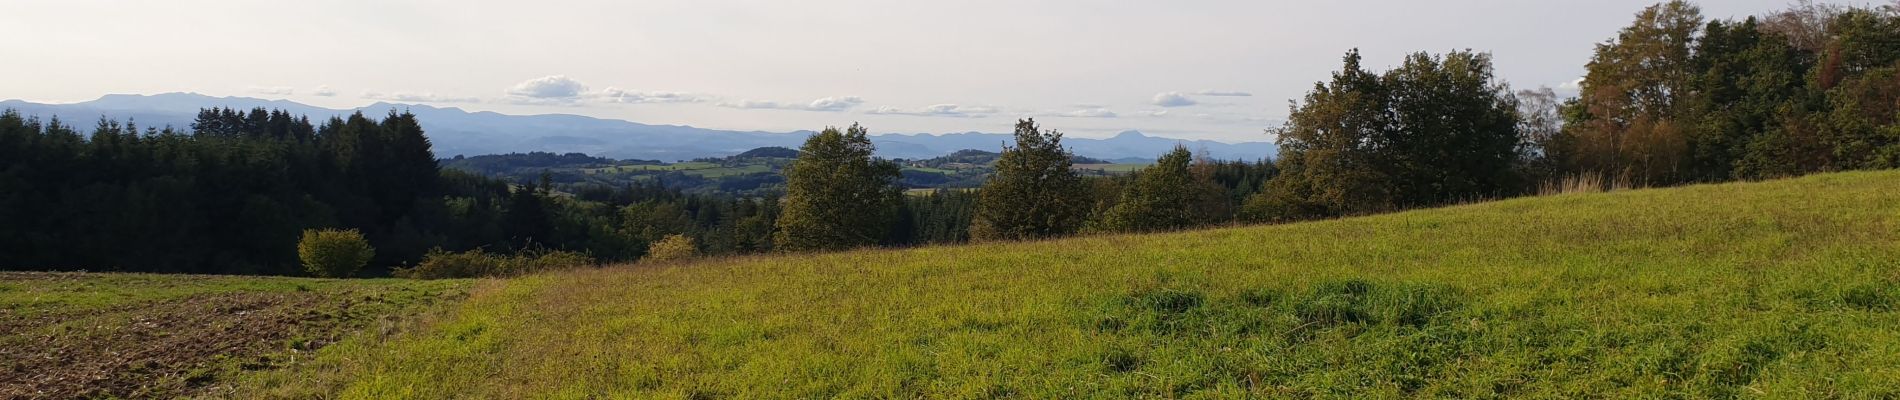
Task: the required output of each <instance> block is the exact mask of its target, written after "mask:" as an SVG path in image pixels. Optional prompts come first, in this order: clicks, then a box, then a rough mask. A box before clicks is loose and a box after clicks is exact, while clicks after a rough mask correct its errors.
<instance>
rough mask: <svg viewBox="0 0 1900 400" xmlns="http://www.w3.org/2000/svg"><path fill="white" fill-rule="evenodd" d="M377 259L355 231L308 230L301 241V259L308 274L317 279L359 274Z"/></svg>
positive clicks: (299, 241)
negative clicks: (371, 261) (372, 258)
mask: <svg viewBox="0 0 1900 400" xmlns="http://www.w3.org/2000/svg"><path fill="white" fill-rule="evenodd" d="M375 256H376V250H375V249H372V248H370V247H369V242H368V241H365V240H363V234H361V233H357V232H356V230H355V229H350V230H339V229H321V230H318V229H309V230H304V231H303V239H301V240H298V241H297V258H298V259H299V260H302V261H303V269H304V271H305V272H309V273H310V275H312V276H317V277H325V278H347V277H349V276H351V275H356V271H359V270H362V269H363V265H365V264H369V259H370V258H371V257H375Z"/></svg>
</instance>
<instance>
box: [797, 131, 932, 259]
mask: <svg viewBox="0 0 1900 400" xmlns="http://www.w3.org/2000/svg"><path fill="white" fill-rule="evenodd" d="M875 149H876V147H875V146H874V145H872V144H871V139H870V137H869V136H868V135H867V134H866V131H865V129H864V127H862V126H859V125H857V124H852V125H851V127H850V128H848V129H846V130H843V131H840V130H838V128H825V130H824V131H823V132H819V133H817V134H814V135H812V136H811V137H810V138H808V139H806V140H805V145H804V146H803V147H800V148H799V157H798V159H797V160H795V161H793V162H792V164H791V165H790V166H787V167H786V169H785V200H784V203H785V205H784V208H783V210H782V211H781V213H782V214H781V215H780V217H779V219H778V231H777V232H776V233H774V236H773V243H774V244H775V247H776V248H777V249H780V250H785V251H810V250H842V249H851V248H856V247H863V246H871V245H876V244H877V243H878V242H879V241H880V240H881V239H883V238H884V237H885V234H886V233H887V232H886V231H887V229H886V227H887V226H889V224H890V222H891V220H892V219H893V218H894V217H895V213H896V211H897V204H898V201H900V200H902V197H901V196H903V192H902V191H901V190H900V189H899V188H898V187H897V186H895V185H893V184H892V183H893V182H895V181H896V180H897V179H898V177H899V176H900V174H899V169H898V167H897V165H896V164H893V163H890V162H888V161H884V160H879V159H876V158H873V157H872V152H873V151H874V150H875Z"/></svg>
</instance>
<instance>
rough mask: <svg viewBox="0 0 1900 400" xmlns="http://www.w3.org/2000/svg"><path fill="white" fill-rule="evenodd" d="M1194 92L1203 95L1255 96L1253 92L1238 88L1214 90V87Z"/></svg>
mask: <svg viewBox="0 0 1900 400" xmlns="http://www.w3.org/2000/svg"><path fill="white" fill-rule="evenodd" d="M1194 94H1197V95H1202V96H1230V97H1248V96H1253V93H1247V92H1242V91H1238V90H1214V89H1208V90H1202V91H1199V92H1194Z"/></svg>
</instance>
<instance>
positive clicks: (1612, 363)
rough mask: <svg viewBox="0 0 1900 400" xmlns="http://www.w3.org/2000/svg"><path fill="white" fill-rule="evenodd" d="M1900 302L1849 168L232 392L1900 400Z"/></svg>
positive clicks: (454, 315) (1285, 231)
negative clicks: (1818, 399) (1826, 399)
mask: <svg viewBox="0 0 1900 400" xmlns="http://www.w3.org/2000/svg"><path fill="white" fill-rule="evenodd" d="M326 284H327V285H343V284H340V283H326ZM382 284H384V285H397V284H393V283H382ZM116 285H117V284H116V283H104V282H102V283H101V286H104V287H112V286H116ZM397 286H400V285H397ZM13 290H15V291H17V290H18V289H13ZM15 291H7V292H0V294H4V295H6V296H11V297H8V298H10V299H15V300H13V301H19V300H17V299H19V298H20V297H19V295H18V294H17V292H15ZM319 292H322V291H321V290H319ZM1896 308H1900V173H1895V172H1880V173H1845V174H1830V175H1822V176H1814V177H1807V178H1801V179H1795V180H1786V181H1774V182H1767V183H1739V184H1725V185H1711V186H1694V187H1688V188H1679V189H1663V190H1639V191H1627V192H1616V193H1609V194H1577V195H1561V196H1552V197H1542V198H1527V199H1517V200H1507V201H1499V202H1492V203H1483V204H1476V205H1469V206H1459V207H1449V208H1442V209H1434V210H1424V211H1415V212H1406V213H1399V214H1391V215H1381V216H1373V217H1365V218H1351V219H1342V220H1334V221H1323V222H1313V223H1300V224H1290V225H1281V226H1261V227H1244V228H1232V229H1215V230H1206V231H1196V232H1185V233H1174V234H1156V235H1122V236H1101V237H1089V238H1080V239H1070V240H1056V241H1045V242H1035V243H1000V244H985V245H974V246H962V247H937V248H922V249H912V250H871V251H857V252H847V253H836V254H820V255H796V256H776V257H765V256H761V257H750V258H738V259H727V260H711V261H705V262H701V263H697V264H691V265H679V266H661V267H655V266H628V267H615V268H607V269H600V270H586V271H575V272H566V273H555V274H543V275H535V276H529V277H524V278H518V279H513V280H508V281H491V282H488V283H485V284H482V285H481V286H480V287H479V288H477V289H475V290H474V291H473V292H472V293H471V294H470V295H469V297H468V299H467V300H466V301H464V302H462V303H460V304H459V305H458V306H455V307H453V308H452V309H451V310H450V311H448V312H447V313H446V314H443V315H441V316H440V318H430V319H422V320H420V321H421V322H418V323H417V325H415V326H414V327H413V328H412V329H410V330H408V331H406V333H400V334H397V335H396V336H394V337H383V336H357V337H354V338H353V339H349V340H346V341H345V342H343V343H340V344H338V345H335V346H330V347H327V348H324V349H323V350H322V351H321V352H320V354H319V356H318V357H317V359H316V360H315V361H314V362H310V363H302V364H297V365H295V366H293V367H291V368H289V369H281V370H274V371H262V372H258V373H256V374H252V375H246V376H244V377H243V378H242V379H240V380H239V381H238V382H239V384H240V387H241V389H242V391H240V392H238V393H239V394H238V396H236V397H243V398H258V397H289V398H304V397H341V398H590V397H595V398H601V397H604V398H619V397H661V398H832V397H847V398H864V397H876V398H992V397H1024V398H1127V397H1147V398H1163V397H1166V398H1174V397H1202V398H1205V397H1219V398H1244V397H1267V398H1281V397H1285V398H1308V397H1323V398H1367V397H1371V398H1385V397H1448V398H1472V397H1477V398H1495V397H1536V398H1551V397H1555V398H1572V397H1589V398H1655V397H1682V398H1705V397H1792V398H1801V397H1846V398H1882V397H1888V398H1891V397H1894V396H1900V312H1896ZM128 317H129V316H115V317H107V318H103V319H101V320H103V321H118V320H120V319H122V318H128ZM10 318H12V317H10ZM74 325H81V326H83V325H84V324H74ZM46 329H50V328H46ZM9 348H12V347H9ZM16 371H17V369H16Z"/></svg>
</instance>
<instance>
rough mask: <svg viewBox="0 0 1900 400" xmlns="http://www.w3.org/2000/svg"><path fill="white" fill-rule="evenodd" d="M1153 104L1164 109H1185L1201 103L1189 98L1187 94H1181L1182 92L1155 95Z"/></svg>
mask: <svg viewBox="0 0 1900 400" xmlns="http://www.w3.org/2000/svg"><path fill="white" fill-rule="evenodd" d="M1153 103H1154V105H1157V106H1162V107H1185V106H1191V105H1195V104H1199V103H1200V102H1197V101H1194V99H1192V98H1189V97H1188V96H1187V95H1185V94H1181V92H1162V93H1155V98H1154V101H1153Z"/></svg>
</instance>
